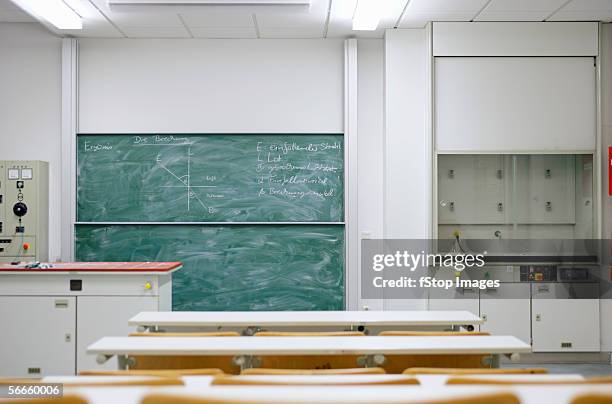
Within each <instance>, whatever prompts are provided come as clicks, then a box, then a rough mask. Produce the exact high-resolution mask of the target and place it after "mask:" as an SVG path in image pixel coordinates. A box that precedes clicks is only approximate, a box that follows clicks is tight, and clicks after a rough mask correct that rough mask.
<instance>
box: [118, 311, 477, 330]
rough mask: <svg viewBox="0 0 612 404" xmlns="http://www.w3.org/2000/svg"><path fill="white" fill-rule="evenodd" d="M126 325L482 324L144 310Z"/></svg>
mask: <svg viewBox="0 0 612 404" xmlns="http://www.w3.org/2000/svg"><path fill="white" fill-rule="evenodd" d="M129 324H130V325H136V326H166V327H181V326H182V327H215V326H227V327H250V326H261V327H266V326H287V327H289V326H294V327H301V326H338V325H341V326H351V325H364V326H398V327H399V326H447V325H457V326H461V325H471V324H482V319H481V318H480V317H478V316H476V315H474V314H472V313H470V312H469V311H459V310H457V311H426V310H422V311H159V312H152V311H144V312H141V313H139V314H137V315H136V316H134V317H132V318H131V319H130V321H129Z"/></svg>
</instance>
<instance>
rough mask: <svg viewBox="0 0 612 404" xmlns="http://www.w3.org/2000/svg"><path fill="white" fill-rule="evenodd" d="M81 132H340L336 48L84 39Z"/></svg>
mask: <svg viewBox="0 0 612 404" xmlns="http://www.w3.org/2000/svg"><path fill="white" fill-rule="evenodd" d="M79 52H80V66H79V69H80V74H79V86H80V91H79V131H80V132H82V133H134V132H173V133H181V132H183V133H206V132H208V133H215V132H217V133H219V132H225V133H228V132H230V133H231V132H243V133H254V132H265V133H271V132H277V133H296V132H305V133H316V132H336V133H337V132H342V131H343V105H344V104H343V80H344V78H343V71H344V60H343V54H344V53H343V41H342V40H341V39H328V40H318V39H304V40H193V39H187V40H180V39H170V40H161V39H142V40H139V39H84V40H81V41H80V50H79Z"/></svg>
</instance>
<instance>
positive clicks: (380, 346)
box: [87, 336, 531, 355]
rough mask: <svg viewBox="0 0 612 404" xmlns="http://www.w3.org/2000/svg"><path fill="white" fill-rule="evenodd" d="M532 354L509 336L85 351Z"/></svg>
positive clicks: (166, 344)
mask: <svg viewBox="0 0 612 404" xmlns="http://www.w3.org/2000/svg"><path fill="white" fill-rule="evenodd" d="M525 352H531V346H530V345H528V344H527V343H525V342H523V341H521V340H519V339H518V338H516V337H513V336H447V337H437V336H427V337H380V336H376V337H190V338H181V337H165V338H150V337H104V338H102V339H100V340H98V341H97V342H95V343H94V344H92V345H90V346H89V347H88V348H87V353H89V354H98V355H99V354H103V355H368V354H388V355H392V354H395V355H409V354H415V355H419V354H430V355H437V354H511V353H525Z"/></svg>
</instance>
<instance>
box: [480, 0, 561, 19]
mask: <svg viewBox="0 0 612 404" xmlns="http://www.w3.org/2000/svg"><path fill="white" fill-rule="evenodd" d="M565 3H567V0H492V1H491V2H490V3H489V4H488V5H487V6H486V7H485V9H484V10H482V12H481V13H480V14H479V15H478V17H476V21H542V20H544V19H545V18H547V17H548V16H550V15H551V14H552V13H553V12H554V11H556V10H558V9H559V8H560V7H561V6H563V5H564V4H565Z"/></svg>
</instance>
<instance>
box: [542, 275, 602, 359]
mask: <svg viewBox="0 0 612 404" xmlns="http://www.w3.org/2000/svg"><path fill="white" fill-rule="evenodd" d="M572 295H578V296H572ZM587 295H592V296H596V295H597V285H580V284H552V283H543V284H532V332H533V351H534V352H599V350H600V343H599V341H600V338H599V299H596V298H593V299H588V298H580V297H588V296H587ZM570 297H578V298H570Z"/></svg>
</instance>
